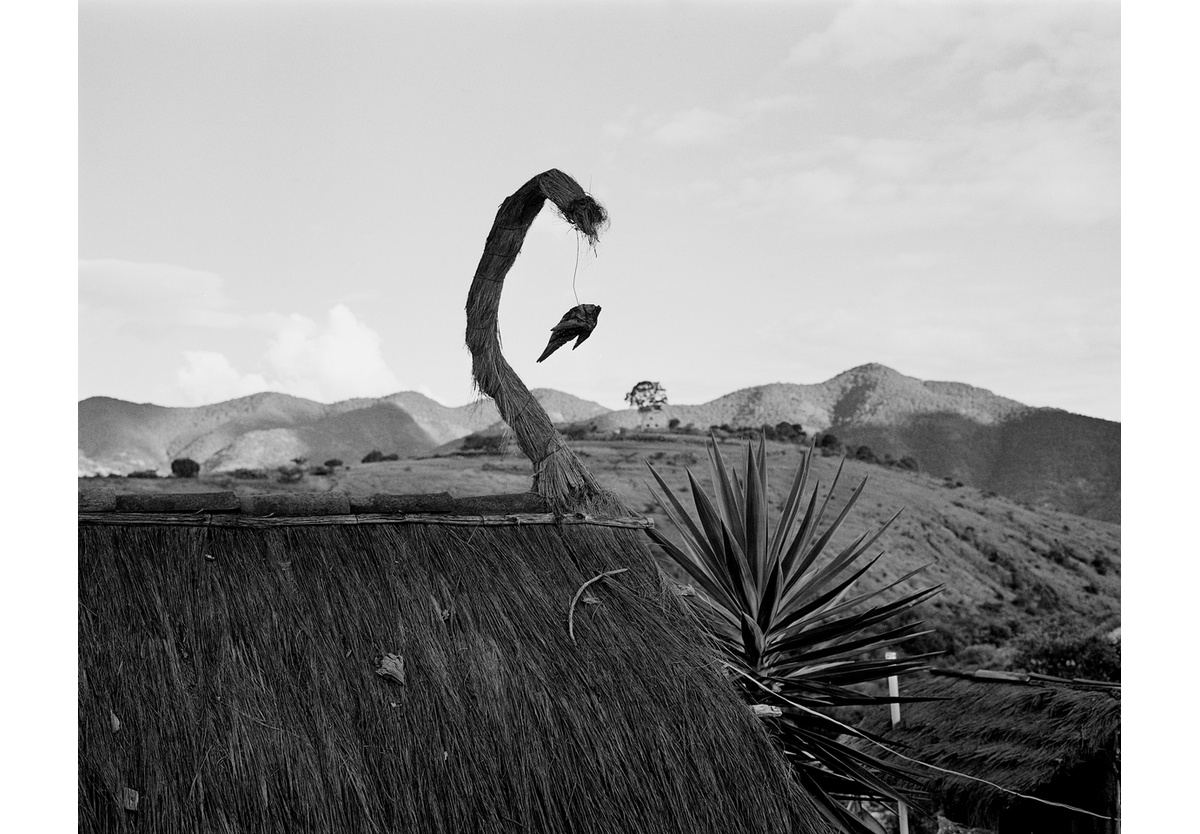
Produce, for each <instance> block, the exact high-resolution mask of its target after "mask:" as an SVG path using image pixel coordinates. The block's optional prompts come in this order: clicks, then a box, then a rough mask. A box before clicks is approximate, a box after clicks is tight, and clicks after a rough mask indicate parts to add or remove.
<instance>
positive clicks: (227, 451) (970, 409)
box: [79, 364, 1121, 522]
mask: <svg viewBox="0 0 1200 834" xmlns="http://www.w3.org/2000/svg"><path fill="white" fill-rule="evenodd" d="M533 393H534V396H535V397H536V398H537V399H538V401H539V402H540V403H541V404H542V406H543V407H544V408H545V409H546V411H547V412H548V413H549V415H550V417H551V419H552V420H553V421H554V422H555V423H558V424H574V425H577V426H582V427H586V428H588V429H590V430H592V431H595V432H599V433H604V432H619V431H621V430H625V431H629V430H635V429H661V428H666V427H667V426H668V425H671V424H672V423H673V421H676V420H677V421H678V423H674V425H676V426H679V427H687V426H688V425H691V426H693V427H695V428H697V429H700V430H707V429H708V428H709V427H710V426H720V425H728V426H731V427H735V428H742V427H761V426H763V425H772V426H773V425H776V424H778V423H780V422H786V423H793V424H794V423H799V424H800V425H801V426H802V427H803V428H804V430H805V431H806V432H808V433H809V434H810V435H811V434H813V433H815V432H827V433H830V434H834V435H835V436H836V437H837V438H838V439H839V440H840V441H841V442H842V444H843V445H844V446H846V447H847V449H848V450H850V451H851V452H853V451H855V450H856V449H857V448H858V447H859V446H867V447H869V448H870V449H871V450H872V452H873V453H874V454H875V455H876V456H878V457H879V458H881V459H882V458H884V457H885V456H891V457H893V458H895V459H900V458H903V457H912V458H915V459H916V460H917V462H918V464H919V466H920V468H921V469H922V470H923V471H925V472H927V473H929V474H933V475H936V476H939V477H944V478H948V479H951V480H952V481H955V482H959V481H961V482H962V483H964V484H968V485H971V486H974V487H977V488H979V489H982V490H988V491H992V492H996V493H998V494H1001V495H1005V496H1007V497H1009V498H1011V499H1013V500H1016V501H1020V502H1022V503H1026V504H1029V505H1031V506H1040V507H1046V508H1049V509H1054V510H1058V511H1062V512H1069V513H1073V514H1076V515H1081V516H1086V517H1090V518H1096V519H1099V520H1103V521H1113V522H1119V521H1120V495H1121V488H1120V451H1121V426H1120V423H1116V422H1113V421H1109V420H1100V419H1096V418H1092V417H1085V416H1082V415H1078V414H1070V413H1068V412H1066V411H1062V410H1060V409H1052V408H1033V407H1030V406H1026V405H1023V404H1021V403H1019V402H1016V401H1015V400H1011V399H1007V398H1005V397H1000V396H997V395H995V394H993V393H992V392H990V391H987V390H984V389H982V388H976V387H973V386H970V385H966V384H963V383H958V382H931V381H923V380H919V379H916V378H913V377H909V376H905V375H903V374H901V373H899V372H897V371H895V370H892V369H891V368H888V367H885V366H883V365H878V364H869V365H863V366H860V367H857V368H853V369H851V370H849V371H846V372H844V373H841V374H838V375H837V376H835V377H833V378H832V379H829V380H827V381H825V382H822V383H818V384H812V385H801V384H792V383H774V384H770V385H760V386H755V387H752V388H745V389H742V390H739V391H735V392H733V393H730V394H726V395H725V396H723V397H719V398H717V399H715V400H712V401H711V402H708V403H704V404H701V405H666V406H664V407H663V408H662V410H661V411H655V412H648V413H646V412H639V411H638V410H637V409H635V408H630V409H624V410H620V411H612V410H610V409H607V408H605V407H603V406H601V405H599V404H598V403H594V402H590V401H588V400H583V399H580V398H578V397H574V396H572V395H570V394H567V393H564V392H561V391H555V390H552V389H537V390H535V391H534V392H533ZM498 422H499V415H498V413H497V411H496V408H495V405H494V404H493V403H492V402H491V401H490V400H487V399H482V400H480V401H479V402H476V403H472V404H469V405H464V406H458V407H449V406H444V405H441V404H440V403H438V402H436V401H434V400H432V399H430V398H428V397H425V396H423V395H422V394H419V393H416V392H413V391H406V392H401V393H397V394H392V395H390V396H386V397H380V398H360V399H354V400H345V401H343V402H338V403H333V404H330V405H324V404H321V403H316V402H313V401H311V400H305V399H301V398H299V397H292V396H288V395H285V394H275V393H263V394H254V395H252V396H249V397H242V398H239V399H236V400H230V401H228V402H223V403H217V404H214V405H208V406H199V407H193V408H170V407H164V406H157V405H150V404H136V403H130V402H125V401H122V400H117V399H112V398H108V397H90V398H88V399H86V400H83V401H81V402H80V403H79V474H80V475H81V476H86V475H106V474H109V473H113V474H128V473H130V472H133V471H138V470H147V469H149V470H155V471H157V472H159V473H161V474H166V473H168V472H169V471H170V464H171V461H172V460H174V459H176V458H191V459H192V460H195V461H197V462H198V463H200V464H201V466H202V469H203V471H206V472H213V473H217V472H228V471H233V470H236V469H240V468H246V469H260V468H269V467H274V466H280V465H285V464H287V463H290V462H291V461H292V460H293V459H294V458H306V459H307V460H309V461H312V462H314V463H320V462H322V461H324V460H327V459H330V458H338V459H341V460H344V461H345V462H347V463H354V462H357V461H359V460H361V459H362V457H363V456H364V455H365V454H366V453H367V452H370V451H372V450H379V451H381V452H383V453H384V454H392V453H395V454H398V455H399V456H400V457H402V458H416V457H422V456H426V455H429V454H431V453H433V452H434V450H436V449H438V447H440V446H443V445H444V444H447V443H450V442H452V441H455V440H458V439H460V438H463V437H466V436H468V435H471V434H474V433H476V432H481V431H486V430H489V429H491V430H493V431H494V430H495V428H496V425H497V423H498Z"/></svg>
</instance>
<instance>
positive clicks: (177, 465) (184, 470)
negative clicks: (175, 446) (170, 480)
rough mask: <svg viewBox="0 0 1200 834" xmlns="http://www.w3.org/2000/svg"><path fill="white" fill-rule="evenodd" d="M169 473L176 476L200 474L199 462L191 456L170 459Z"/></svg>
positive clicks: (188, 476) (187, 476)
mask: <svg viewBox="0 0 1200 834" xmlns="http://www.w3.org/2000/svg"><path fill="white" fill-rule="evenodd" d="M171 474H172V475H174V476H175V477H176V478H194V477H196V476H197V475H199V474H200V464H198V463H196V461H194V460H192V459H191V458H178V459H176V460H173V461H171Z"/></svg>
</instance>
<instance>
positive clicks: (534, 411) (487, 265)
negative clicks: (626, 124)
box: [467, 169, 629, 515]
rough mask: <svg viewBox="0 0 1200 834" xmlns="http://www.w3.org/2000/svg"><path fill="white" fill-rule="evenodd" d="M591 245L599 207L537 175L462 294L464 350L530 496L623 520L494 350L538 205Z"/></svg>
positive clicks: (514, 199)
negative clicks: (512, 443)
mask: <svg viewBox="0 0 1200 834" xmlns="http://www.w3.org/2000/svg"><path fill="white" fill-rule="evenodd" d="M546 200H550V202H552V203H553V204H554V205H555V206H556V207H557V208H558V210H559V211H560V212H561V213H562V215H563V217H564V218H565V219H566V220H567V222H568V223H570V224H571V225H572V226H574V227H575V228H576V229H578V230H579V231H580V232H581V233H582V234H583V235H584V236H585V237H587V239H588V242H589V243H591V244H593V245H594V244H595V243H596V241H597V239H598V238H599V235H600V231H601V230H602V229H603V228H604V226H605V224H606V223H607V220H608V215H607V213H606V212H605V211H604V207H603V206H601V205H600V204H599V203H597V202H596V201H595V200H594V199H592V198H591V197H590V196H589V195H588V194H586V193H584V191H583V189H582V188H580V186H579V184H578V183H577V182H575V180H573V179H572V178H571V177H569V176H567V175H566V174H564V173H563V172H562V171H558V170H555V169H551V170H549V171H546V172H545V173H542V174H538V175H537V176H536V177H534V178H533V179H531V180H529V182H527V183H525V184H524V185H522V186H521V187H520V188H519V189H517V191H516V192H515V193H514V194H513V195H512V196H510V197H509V198H508V199H506V200H505V201H504V202H503V203H501V205H500V209H499V211H497V212H496V219H495V221H494V222H493V223H492V230H491V231H490V232H489V233H488V237H487V243H485V244H484V247H483V257H481V258H480V259H479V266H478V267H477V268H476V270H475V279H474V280H473V281H472V282H471V289H470V292H469V293H468V294H467V348H468V349H469V350H470V351H471V371H472V374H473V376H474V378H475V385H476V386H477V387H478V388H479V390H480V391H482V392H483V393H484V394H487V395H488V396H489V397H491V398H492V399H493V400H495V401H496V407H497V409H499V411H500V416H501V417H503V418H504V421H505V422H506V423H508V425H509V427H511V428H512V430H513V434H515V435H516V439H517V445H519V446H520V447H521V451H522V452H524V453H525V456H526V457H527V458H529V460H530V461H532V462H533V469H534V471H533V491H534V492H536V493H538V494H539V495H541V496H542V497H544V498H546V500H548V501H549V502H550V503H551V505H552V506H553V507H554V508H555V509H556V510H558V511H560V512H589V513H595V514H598V515H627V514H628V513H629V510H628V508H627V507H625V506H624V505H623V504H622V503H621V501H620V499H618V498H617V497H616V496H615V495H613V494H612V493H610V492H609V491H608V490H606V489H604V488H603V487H601V486H600V484H599V483H597V482H596V480H595V478H593V477H592V474H591V473H590V472H589V471H588V470H587V468H586V467H585V466H584V465H583V463H582V462H581V461H580V460H579V458H578V457H576V456H575V453H574V452H572V451H571V450H570V448H569V447H568V446H567V442H566V440H565V439H564V438H563V436H562V435H561V434H559V432H558V431H557V430H556V429H555V428H554V424H553V423H551V422H550V417H549V415H547V414H546V410H545V409H544V408H542V405H541V403H539V402H538V401H537V400H536V399H535V398H534V396H533V394H532V393H530V391H529V389H528V388H527V387H526V386H525V383H524V382H522V381H521V378H520V377H519V376H517V373H516V371H514V370H513V369H512V366H511V365H509V364H508V362H507V361H506V360H505V358H504V356H503V354H502V353H501V351H500V293H501V291H502V290H503V288H504V278H505V276H506V275H507V274H508V271H509V269H511V268H512V265H513V263H514V262H515V261H516V259H517V255H518V254H519V253H520V251H521V244H522V243H524V241H525V235H526V233H527V232H528V231H529V227H530V225H531V224H532V223H533V220H534V218H535V217H537V214H538V212H539V211H541V208H542V204H543V203H545V201H546Z"/></svg>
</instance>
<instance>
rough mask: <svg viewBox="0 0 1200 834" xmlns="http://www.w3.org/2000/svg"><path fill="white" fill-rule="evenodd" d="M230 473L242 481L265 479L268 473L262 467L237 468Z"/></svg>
mask: <svg viewBox="0 0 1200 834" xmlns="http://www.w3.org/2000/svg"><path fill="white" fill-rule="evenodd" d="M229 474H230V475H232V476H233V477H235V478H237V479H238V480H240V481H263V480H266V478H267V473H266V472H263V471H262V470H261V469H235V470H233V471H232V472H230V473H229Z"/></svg>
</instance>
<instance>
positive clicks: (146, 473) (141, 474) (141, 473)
mask: <svg viewBox="0 0 1200 834" xmlns="http://www.w3.org/2000/svg"><path fill="white" fill-rule="evenodd" d="M125 477H126V478H157V477H158V473H157V472H155V471H154V470H153V469H139V470H137V471H136V472H130V473H129V474H128V475H126V476H125Z"/></svg>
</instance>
